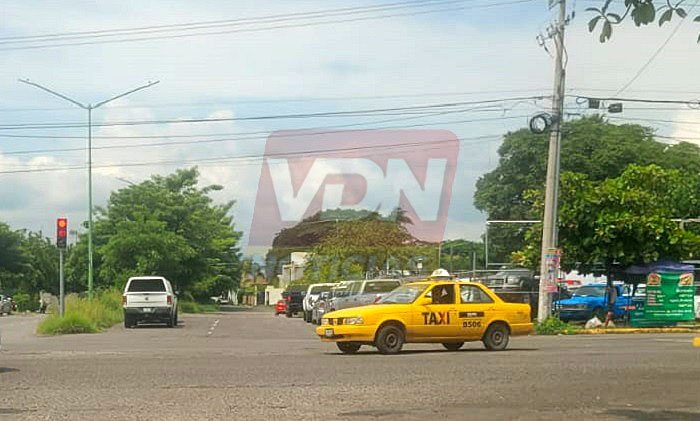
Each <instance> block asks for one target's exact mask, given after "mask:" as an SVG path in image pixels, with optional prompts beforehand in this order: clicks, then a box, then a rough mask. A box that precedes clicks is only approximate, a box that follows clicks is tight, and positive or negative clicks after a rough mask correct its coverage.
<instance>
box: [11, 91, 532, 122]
mask: <svg viewBox="0 0 700 421" xmlns="http://www.w3.org/2000/svg"><path fill="white" fill-rule="evenodd" d="M544 98H546V96H528V97H514V98H500V99H490V100H481V101H460V102H451V103H440V104H428V105H417V106H409V107H394V108H375V109H368V110H353V111H326V112H317V113H307V114H284V115H267V116H252V117H220V118H191V119H180V120H141V121H116V122H108V123H93V126H94V127H112V126H136V125H152V124H183V123H213V122H224V121H256V120H278V119H302V118H318V117H342V116H350V117H358V116H364V115H366V114H377V115H386V113H390V112H394V111H400V112H406V111H412V110H425V111H430V110H434V109H438V108H449V107H458V106H466V105H477V104H494V103H499V102H508V101H525V100H537V99H544ZM83 127H86V125H85V124H84V123H18V124H11V125H10V124H6V125H0V130H17V129H22V130H29V129H66V128H83Z"/></svg>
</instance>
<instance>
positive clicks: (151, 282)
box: [122, 276, 177, 328]
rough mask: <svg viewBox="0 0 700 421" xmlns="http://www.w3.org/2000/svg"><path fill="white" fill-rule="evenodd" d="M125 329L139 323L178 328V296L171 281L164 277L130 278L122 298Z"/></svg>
mask: <svg viewBox="0 0 700 421" xmlns="http://www.w3.org/2000/svg"><path fill="white" fill-rule="evenodd" d="M122 306H123V308H124V327H127V328H129V327H135V326H136V325H137V324H138V323H139V322H149V323H153V322H157V323H165V324H166V325H167V326H168V327H174V326H177V296H176V294H175V292H174V291H173V287H172V285H171V284H170V281H168V280H167V279H165V278H163V277H162V276H138V277H133V278H129V280H128V281H127V282H126V287H125V288H124V295H123V297H122Z"/></svg>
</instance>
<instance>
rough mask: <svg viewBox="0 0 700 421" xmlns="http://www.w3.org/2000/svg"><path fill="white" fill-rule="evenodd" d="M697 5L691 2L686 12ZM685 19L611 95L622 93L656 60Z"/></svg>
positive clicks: (682, 20)
mask: <svg viewBox="0 0 700 421" xmlns="http://www.w3.org/2000/svg"><path fill="white" fill-rule="evenodd" d="M679 4H680V3H679ZM697 5H698V2H695V3H693V4H692V5H691V6H690V8H689V9H688V12H687V13H688V14H690V12H692V11H693V9H695V6H697ZM685 21H686V19H681V20H680V22H678V25H676V27H675V28H673V31H671V33H670V34H669V35H668V37H667V38H666V40H665V41H664V42H663V43H662V44H661V45H660V46H659V48H657V49H656V51H654V53H653V54H652V55H651V57H649V60H647V61H646V63H644V64H643V65H642V67H641V68H640V69H639V70H638V71H637V73H635V75H634V76H633V77H632V78H631V79H630V80H628V81H627V83H626V84H625V85H624V86H622V88H620V89H618V90H617V92H615V95H613V96H618V95H620V94H621V93H623V92H624V91H625V90H626V89H627V88H629V87H630V85H632V84H633V83H634V82H635V81H636V80H637V79H638V78H639V77H640V76H641V75H642V73H644V71H645V70H646V69H647V68H648V67H649V66H650V65H651V63H652V62H653V61H654V60H656V57H658V55H659V54H660V53H661V51H663V49H664V48H666V46H667V45H668V43H669V42H671V39H672V38H673V37H674V35H676V32H678V30H679V29H681V26H683V23H685Z"/></svg>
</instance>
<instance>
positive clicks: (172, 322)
mask: <svg viewBox="0 0 700 421" xmlns="http://www.w3.org/2000/svg"><path fill="white" fill-rule="evenodd" d="M166 325H167V326H168V327H175V315H174V314H171V315H170V318H169V319H168V321H167V323H166Z"/></svg>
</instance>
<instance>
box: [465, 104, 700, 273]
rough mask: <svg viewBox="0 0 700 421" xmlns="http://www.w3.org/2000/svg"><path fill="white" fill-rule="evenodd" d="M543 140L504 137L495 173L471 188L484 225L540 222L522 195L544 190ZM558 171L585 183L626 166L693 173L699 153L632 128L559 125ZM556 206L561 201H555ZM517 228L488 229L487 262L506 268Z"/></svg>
mask: <svg viewBox="0 0 700 421" xmlns="http://www.w3.org/2000/svg"><path fill="white" fill-rule="evenodd" d="M548 145H549V139H548V135H547V134H534V133H531V132H530V131H529V130H527V129H521V130H518V131H516V132H511V133H508V134H506V135H505V137H504V139H503V143H502V145H501V147H500V148H499V150H498V154H499V155H500V159H499V163H498V166H497V167H496V169H494V170H493V171H491V172H489V173H487V174H485V175H483V176H482V177H481V178H479V180H478V181H477V183H476V192H475V194H474V205H475V206H476V207H477V209H479V210H481V211H482V212H485V213H486V214H487V217H488V219H501V220H520V219H540V218H541V214H540V213H537V212H532V200H531V199H530V198H528V197H526V192H527V191H530V190H538V189H540V188H542V187H543V186H544V182H545V176H546V172H547V162H546V159H547V149H548ZM561 148H562V153H561V162H560V165H561V170H562V171H570V172H576V173H581V174H585V175H586V177H587V178H588V179H589V180H591V181H600V180H605V179H607V178H615V177H618V176H619V175H620V174H622V172H623V171H624V170H625V168H627V166H629V165H630V164H637V165H648V164H657V165H660V166H661V167H663V168H677V169H680V170H682V171H685V172H688V173H696V172H698V169H699V168H700V148H698V147H697V146H695V145H692V144H690V143H683V142H682V143H679V144H676V145H668V144H664V143H661V142H657V141H655V140H654V132H653V129H651V128H648V127H644V126H640V125H636V124H624V125H614V124H611V123H608V122H607V121H605V120H603V119H602V118H601V117H600V116H594V117H586V118H581V119H578V120H574V121H569V122H566V123H564V125H563V127H562V146H561ZM560 201H561V199H560ZM529 229H530V227H528V226H523V225H509V226H503V225H493V226H491V227H490V228H489V256H490V257H489V260H490V261H500V262H506V261H508V260H509V258H510V253H512V252H513V251H515V250H519V249H521V248H522V246H523V244H524V243H523V241H524V236H525V233H526V232H528V231H529Z"/></svg>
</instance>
